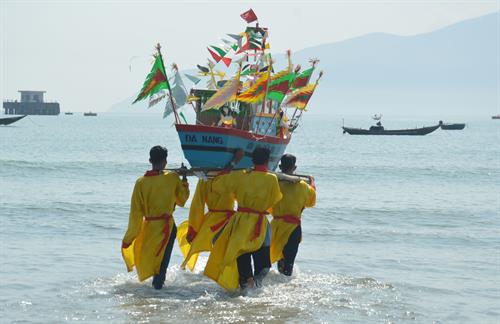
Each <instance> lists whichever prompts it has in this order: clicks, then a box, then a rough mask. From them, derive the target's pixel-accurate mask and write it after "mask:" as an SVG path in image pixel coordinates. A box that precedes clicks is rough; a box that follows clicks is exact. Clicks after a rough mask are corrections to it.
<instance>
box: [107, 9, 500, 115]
mask: <svg viewBox="0 0 500 324" xmlns="http://www.w3.org/2000/svg"><path fill="white" fill-rule="evenodd" d="M499 18H500V17H499V13H498V12H497V13H493V14H489V15H486V16H482V17H479V18H475V19H470V20H466V21H463V22H459V23H457V24H454V25H451V26H448V27H445V28H442V29H439V30H436V31H433V32H430V33H426V34H419V35H414V36H397V35H390V34H383V33H374V34H369V35H365V36H361V37H357V38H352V39H349V40H345V41H342V42H336V43H329V44H324V45H319V46H315V47H310V48H306V49H303V50H300V51H297V52H295V53H294V55H293V60H294V63H300V64H302V65H303V66H304V68H305V67H306V66H307V65H308V64H307V61H308V59H309V58H312V57H317V58H320V60H321V61H320V63H319V65H318V69H317V70H320V69H321V70H323V71H324V72H325V75H324V77H323V79H322V80H321V82H320V86H319V87H318V89H317V91H316V93H315V95H314V96H313V98H312V100H311V102H310V106H309V107H310V109H309V113H311V114H316V113H318V114H329V113H332V114H339V113H341V114H369V115H371V114H373V113H383V114H385V115H388V114H397V115H405V114H411V115H418V114H426V115H429V114H432V115H443V114H448V115H463V114H468V115H472V114H486V115H491V114H494V113H498V104H499V103H498V96H497V93H498V88H499V86H500V85H499V84H498V82H499V81H498V75H499V63H498V58H499V57H500V53H499V50H498V48H499V30H498V21H499ZM276 58H277V60H278V61H283V60H284V56H276ZM314 78H315V77H313V80H314ZM131 101H132V96H131V97H130V98H129V99H127V100H125V101H124V102H122V103H119V104H116V105H114V106H113V107H112V108H111V109H110V111H120V112H126V111H130V110H131V108H129V107H130V104H129V103H130V102H131ZM154 110H157V111H159V110H161V109H158V108H151V109H150V110H149V111H154ZM133 111H141V112H144V109H143V108H142V107H134V108H133Z"/></svg>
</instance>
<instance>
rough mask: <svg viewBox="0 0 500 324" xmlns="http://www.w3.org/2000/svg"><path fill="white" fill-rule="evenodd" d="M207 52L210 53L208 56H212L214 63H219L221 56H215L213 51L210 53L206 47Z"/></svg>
mask: <svg viewBox="0 0 500 324" xmlns="http://www.w3.org/2000/svg"><path fill="white" fill-rule="evenodd" d="M207 50H208V52H209V53H210V55H212V57H213V58H214V60H215V62H217V63H219V61H220V60H221V59H222V57H221V56H219V55H218V54H216V53H215V52H214V51H212V50H211V49H210V48H208V47H207Z"/></svg>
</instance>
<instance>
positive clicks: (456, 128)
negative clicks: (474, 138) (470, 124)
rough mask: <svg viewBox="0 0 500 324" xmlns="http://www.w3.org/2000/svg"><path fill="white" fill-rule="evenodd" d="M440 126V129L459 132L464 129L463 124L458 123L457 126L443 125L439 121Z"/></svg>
mask: <svg viewBox="0 0 500 324" xmlns="http://www.w3.org/2000/svg"><path fill="white" fill-rule="evenodd" d="M439 123H440V124H441V129H444V130H461V129H464V128H465V124H463V123H458V124H443V122H442V121H439Z"/></svg>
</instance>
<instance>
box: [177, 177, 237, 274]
mask: <svg viewBox="0 0 500 324" xmlns="http://www.w3.org/2000/svg"><path fill="white" fill-rule="evenodd" d="M213 181H214V180H213V179H208V180H203V179H200V180H199V181H198V184H197V186H196V191H195V193H194V196H193V200H192V202H191V208H190V209H189V220H188V221H187V224H185V223H183V224H181V226H179V228H181V229H182V230H179V231H178V232H177V233H178V234H177V239H178V240H179V244H180V246H181V251H182V252H183V254H184V258H185V259H184V262H183V263H182V267H185V266H186V265H187V266H188V268H189V269H190V270H191V271H193V269H194V266H195V265H196V260H197V259H198V254H199V253H200V252H204V251H210V250H211V249H212V239H213V238H214V235H215V234H216V233H217V232H218V231H219V230H221V229H222V227H223V226H224V225H225V223H226V222H227V221H228V220H229V219H228V218H229V217H231V216H232V214H230V213H229V212H217V211H216V210H227V211H232V210H234V201H235V199H234V195H233V194H231V193H224V192H223V193H221V192H217V191H215V190H214V189H213V185H212V184H213ZM205 205H206V206H207V207H208V212H207V213H205ZM188 230H191V231H193V232H194V233H196V236H195V238H194V239H193V241H192V242H191V244H189V243H188V242H187V240H185V236H186V235H187V232H188Z"/></svg>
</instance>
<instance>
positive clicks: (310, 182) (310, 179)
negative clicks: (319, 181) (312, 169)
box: [309, 176, 316, 190]
mask: <svg viewBox="0 0 500 324" xmlns="http://www.w3.org/2000/svg"><path fill="white" fill-rule="evenodd" d="M309 185H310V186H311V187H313V188H314V190H316V183H315V182H314V177H313V176H309Z"/></svg>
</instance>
